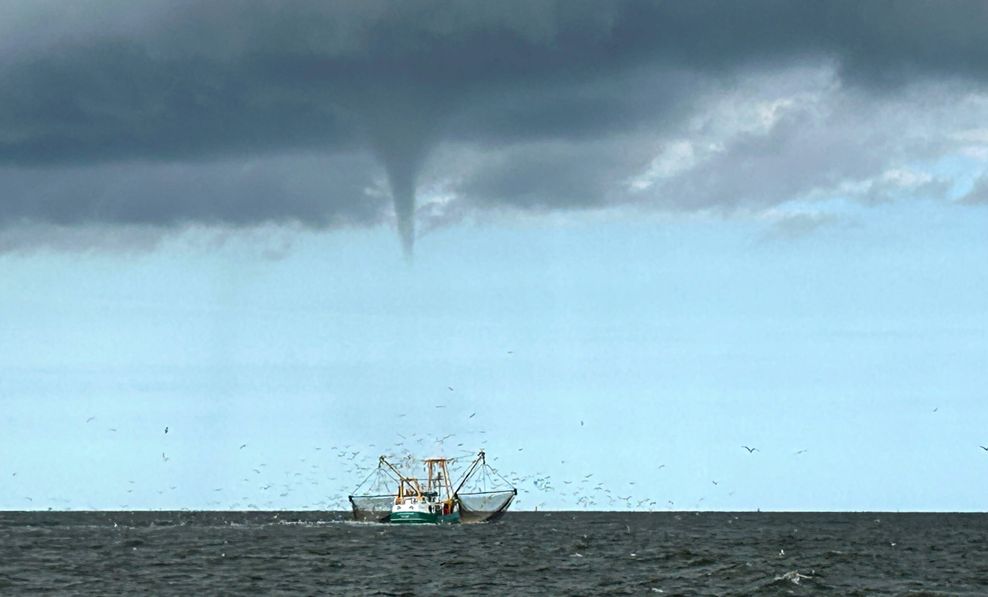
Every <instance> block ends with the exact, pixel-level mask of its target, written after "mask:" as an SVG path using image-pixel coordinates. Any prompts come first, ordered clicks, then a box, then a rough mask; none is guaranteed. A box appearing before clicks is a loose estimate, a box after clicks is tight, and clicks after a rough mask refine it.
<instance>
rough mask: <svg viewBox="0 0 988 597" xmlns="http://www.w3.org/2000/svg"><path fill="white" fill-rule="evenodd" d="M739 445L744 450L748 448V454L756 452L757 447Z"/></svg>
mask: <svg viewBox="0 0 988 597" xmlns="http://www.w3.org/2000/svg"><path fill="white" fill-rule="evenodd" d="M741 447H742V448H744V449H745V450H748V453H749V454H751V453H752V452H757V451H758V448H749V447H748V446H741Z"/></svg>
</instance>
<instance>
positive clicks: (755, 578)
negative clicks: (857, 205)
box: [0, 512, 988, 595]
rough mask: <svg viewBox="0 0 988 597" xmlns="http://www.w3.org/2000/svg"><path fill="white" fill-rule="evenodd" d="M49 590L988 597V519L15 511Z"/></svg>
mask: <svg viewBox="0 0 988 597" xmlns="http://www.w3.org/2000/svg"><path fill="white" fill-rule="evenodd" d="M797 581H798V582H797ZM43 592H49V593H53V594H137V593H140V594H154V595H165V594H181V595H191V594H216V593H222V594H258V593H264V594H271V593H283V594H300V593H301V594H316V593H321V594H340V595H344V594H345V595H354V594H358V595H425V594H439V595H488V594H501V595H519V594H532V595H536V594H538V595H545V594H550V595H590V594H631V595H635V594H637V595H641V594H650V595H655V594H666V595H751V594H762V595H816V594H834V595H879V594H891V595H905V594H913V595H988V515H984V514H887V513H880V514H844V513H840V514H829V513H828V514H820V513H798V514H780V513H736V514H735V513H721V512H717V513H714V512H706V513H700V514H695V513H589V512H581V513H561V512H555V513H512V514H509V515H508V516H507V517H506V518H505V519H504V520H502V521H501V522H499V523H497V524H490V525H463V526H443V527H436V526H406V527H398V526H388V525H378V524H373V523H353V522H348V521H347V519H346V516H345V515H344V514H339V513H314V512H280V513H267V512H264V513H261V512H252V513H239V512H200V513H188V512H135V513H132V512H76V513H57V512H5V513H0V593H3V594H36V593H43Z"/></svg>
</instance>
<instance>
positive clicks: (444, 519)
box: [349, 450, 518, 524]
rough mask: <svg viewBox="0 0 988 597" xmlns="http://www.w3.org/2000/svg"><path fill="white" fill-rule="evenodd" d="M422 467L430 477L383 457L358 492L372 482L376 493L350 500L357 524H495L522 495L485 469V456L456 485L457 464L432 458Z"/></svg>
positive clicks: (480, 457) (449, 459)
mask: <svg viewBox="0 0 988 597" xmlns="http://www.w3.org/2000/svg"><path fill="white" fill-rule="evenodd" d="M423 462H424V464H425V473H426V476H425V477H424V478H418V477H414V476H411V475H408V474H405V473H404V472H402V470H401V469H400V468H399V467H398V466H395V465H394V464H392V463H391V462H389V461H388V460H387V458H385V457H384V456H381V457H380V459H379V460H378V466H377V469H375V470H374V471H372V472H371V475H369V476H368V478H367V479H365V480H364V482H363V483H361V484H360V486H358V488H357V491H359V490H360V489H361V488H364V487H367V486H368V481H369V480H371V479H372V478H373V480H374V483H372V484H370V487H371V488H372V490H371V491H370V492H369V493H364V494H360V495H351V496H350V498H349V499H350V504H351V506H352V508H353V517H354V520H358V521H371V522H389V523H393V524H452V523H477V522H493V521H495V520H497V519H499V518H500V517H501V516H503V515H504V513H505V512H506V511H507V509H508V506H510V505H511V502H512V501H513V500H514V498H515V496H516V495H517V494H518V492H517V490H516V489H515V488H514V487H513V486H512V485H511V484H510V483H509V482H508V481H507V480H506V479H504V477H502V476H501V475H499V474H498V473H497V471H495V470H494V469H493V468H492V467H491V466H490V465H488V464H487V459H486V456H485V454H484V451H483V450H481V451H480V453H479V454H478V455H477V457H476V459H474V461H473V462H472V463H471V464H470V466H469V467H468V468H467V471H466V473H465V474H464V475H463V478H462V479H461V480H460V482H459V483H456V484H455V485H454V484H453V483H452V481H451V479H452V477H451V476H450V472H449V467H450V464H452V463H453V462H454V459H451V458H444V457H434V458H426V459H425V460H424V461H423ZM406 464H407V461H406ZM406 468H407V467H406ZM375 490H376V491H375ZM355 493H356V492H355Z"/></svg>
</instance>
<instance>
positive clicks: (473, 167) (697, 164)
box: [0, 0, 988, 250]
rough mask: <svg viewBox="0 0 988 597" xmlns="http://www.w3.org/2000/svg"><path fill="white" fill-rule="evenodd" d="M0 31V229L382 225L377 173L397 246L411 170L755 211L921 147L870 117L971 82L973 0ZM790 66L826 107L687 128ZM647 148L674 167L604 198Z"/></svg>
mask: <svg viewBox="0 0 988 597" xmlns="http://www.w3.org/2000/svg"><path fill="white" fill-rule="evenodd" d="M0 14H2V17H3V18H2V20H0V22H2V23H3V25H0V40H3V41H0V50H2V56H3V57H2V58H0V229H2V228H3V227H5V226H6V227H10V226H16V225H21V224H24V223H42V224H43V223H51V224H57V225H60V226H71V225H73V224H75V223H79V224H92V223H107V224H134V223H136V224H141V225H149V226H160V227H176V226H182V225H186V224H190V223H193V224H207V225H219V226H234V227H242V226H252V225H260V224H266V223H282V222H294V223H300V224H302V225H305V226H311V227H317V228H325V227H332V226H339V225H370V224H375V223H379V222H381V221H383V220H384V219H386V218H387V217H388V216H387V213H388V210H387V209H386V206H385V205H382V203H381V198H380V194H379V193H376V192H373V190H374V189H375V188H376V186H377V185H379V184H381V183H383V182H385V181H386V183H387V184H388V185H389V188H390V194H391V197H392V199H393V202H394V211H395V213H396V215H397V220H398V227H399V231H400V232H401V234H402V237H403V242H404V243H405V246H406V248H407V249H409V250H410V248H411V243H412V239H413V237H414V220H415V211H416V199H415V195H416V189H417V188H419V187H420V185H421V182H422V179H423V176H428V177H430V179H439V178H448V179H449V180H450V181H451V182H449V185H448V186H449V187H450V188H451V189H452V190H453V192H454V194H455V196H456V199H455V203H456V209H457V210H458V211H459V212H460V213H463V212H469V211H470V210H483V209H485V208H489V207H490V206H497V205H502V206H510V207H511V208H516V209H539V210H554V209H566V208H587V207H599V206H607V205H613V204H620V203H636V202H637V203H640V202H642V201H646V202H651V203H654V204H657V205H658V206H659V207H661V206H668V205H669V204H674V206H675V208H676V209H709V208H711V207H722V208H731V207H732V206H736V205H738V204H744V205H747V206H750V205H766V204H778V203H780V202H784V201H786V200H788V199H792V198H794V197H798V196H800V195H802V194H805V193H807V192H810V191H812V190H813V189H815V188H820V187H821V186H823V187H827V186H829V187H835V186H838V185H839V184H841V182H842V181H846V180H858V181H864V180H866V179H869V178H871V179H876V177H879V176H881V174H882V172H883V171H884V170H886V169H888V168H889V167H890V166H891V165H894V163H893V162H892V161H890V160H891V158H890V157H889V155H888V152H889V151H892V152H893V153H895V152H897V151H899V152H900V153H902V152H905V153H908V155H901V156H899V157H901V158H903V159H913V158H915V157H917V156H918V155H920V154H922V152H923V151H928V150H929V140H927V141H924V142H923V143H922V144H919V143H913V144H909V143H908V142H903V141H902V139H900V138H898V137H897V136H895V138H892V139H887V138H883V135H886V136H887V135H891V134H893V133H895V132H896V131H895V129H894V128H891V127H892V126H893V125H894V124H895V123H896V122H902V121H909V118H901V117H899V118H896V117H894V116H893V117H889V118H887V117H885V116H882V115H881V112H882V110H880V109H877V108H875V106H884V105H886V103H888V102H892V103H894V102H896V101H899V99H898V98H901V97H902V96H903V95H904V94H906V93H907V92H906V90H908V89H910V88H913V87H915V86H917V85H919V86H922V85H923V84H930V83H933V84H940V83H942V82H948V83H949V84H950V85H951V86H953V87H952V89H954V90H955V91H954V93H955V96H952V97H961V96H963V95H964V94H969V93H971V92H972V90H973V91H975V92H979V90H981V89H982V88H983V87H984V84H985V79H986V77H988V44H985V43H984V40H985V39H988V35H986V34H988V18H986V17H988V5H985V4H984V3H983V2H966V3H952V4H950V6H949V9H945V8H944V7H943V6H940V5H937V4H932V3H920V2H915V3H913V2H827V3H792V2H771V1H765V2H745V3H736V2H703V1H699V2H634V1H626V2H614V3H607V4H600V3H589V2H577V1H571V0H567V1H562V2H498V3H493V4H492V3H485V2H476V3H467V2H455V3H453V2H440V1H419V2H403V3H400V4H394V3H385V2H377V1H363V0H362V1H359V2H352V3H347V2H343V3H323V2H293V3H275V2H267V1H261V0H254V1H247V2H237V3H222V2H220V3H206V4H202V3H196V2H191V1H189V2H182V1H178V2H176V1H174V0H172V1H168V2H156V1H149V2H142V3H128V2H107V1H100V2H80V3H74V4H73V5H71V6H66V5H65V3H62V2H48V1H40V0H32V1H31V2H6V3H3V4H0ZM799 69H810V70H811V71H813V69H816V70H815V71H813V72H820V71H822V72H825V73H830V79H827V77H826V76H823V77H822V78H820V80H819V81H818V83H819V84H818V85H817V86H816V87H813V88H812V89H810V91H811V92H813V93H816V95H815V96H813V97H816V98H817V99H819V97H820V96H821V95H822V96H825V97H828V98H831V100H829V101H830V103H828V104H826V105H825V106H822V107H821V106H817V107H816V108H813V107H812V106H811V107H810V108H807V107H805V106H802V105H793V104H792V103H791V102H790V103H788V104H785V106H784V107H783V108H780V109H779V114H778V115H776V116H773V117H772V118H770V119H769V120H768V121H767V124H765V125H764V126H763V127H761V128H758V127H755V128H754V129H752V128H750V127H747V128H746V126H747V125H745V123H744V122H742V123H740V124H737V123H735V124H736V126H735V128H734V130H733V131H732V132H730V134H726V133H725V134H722V135H721V136H719V137H718V136H717V134H716V131H712V130H711V129H716V128H717V127H718V126H720V125H718V124H717V122H712V123H706V124H704V123H703V122H702V121H703V119H704V117H705V115H707V114H713V113H714V112H715V111H716V110H717V109H720V110H721V112H720V114H721V115H722V116H723V114H726V112H725V108H724V102H723V101H721V102H720V103H718V101H719V99H722V98H724V97H729V96H730V95H731V94H736V93H738V90H739V89H745V88H746V86H750V82H751V81H755V80H761V81H762V84H761V86H753V87H751V88H750V93H749V94H748V95H743V96H742V95H739V96H737V98H736V100H737V102H738V103H744V102H757V101H761V102H763V103H765V102H771V101H773V100H774V99H778V97H782V96H783V95H785V92H786V91H787V86H791V87H792V88H793V89H792V93H791V94H790V96H793V97H803V96H799V94H800V93H803V94H804V95H805V93H807V87H806V85H805V81H806V80H812V77H809V79H807V78H805V77H802V75H801V74H800V73H801V72H802V71H800V70H799ZM785 72H790V73H795V74H794V75H792V76H789V77H785V76H780V77H779V78H778V79H772V78H771V77H772V76H773V73H785ZM835 89H837V90H838V91H835ZM811 95H812V94H811ZM924 97H925V96H924ZM924 97H919V98H918V99H917V98H914V100H915V101H914V102H913V103H912V104H911V107H910V108H908V109H909V110H914V109H915V110H921V107H918V106H922V104H923V101H924ZM804 99H805V98H804ZM811 100H812V98H811ZM800 101H802V100H800ZM855 101H856V102H858V105H855V106H850V108H849V104H850V103H854V102H855ZM810 103H811V104H812V101H810ZM718 106H719V108H718ZM859 109H860V110H861V111H862V112H863V113H865V114H868V117H869V118H872V117H874V118H872V119H871V120H863V119H859V120H857V121H855V110H859ZM747 118H748V120H750V119H751V117H750V116H749V117H747ZM698 119H699V121H698ZM875 119H877V120H879V121H884V122H887V123H888V124H889V128H886V129H881V128H875V126H876V125H875ZM883 119H884V120H883ZM714 120H715V119H714ZM722 121H723V118H722V119H721V123H722ZM698 122H699V123H698ZM930 122H931V123H932V121H930ZM933 124H938V125H943V122H942V121H938V122H937V123H933ZM834 125H836V126H834ZM898 132H899V133H901V132H902V131H901V130H899V131H898ZM725 135H726V136H725ZM862 135H865V136H867V135H871V136H872V137H874V139H873V140H878V141H880V145H881V148H880V149H881V151H882V152H884V153H879V151H878V148H877V147H876V148H874V150H868V149H867V148H865V149H862V147H861V145H862V143H863V142H864V141H863V139H862ZM893 136H894V135H893ZM672 139H680V140H685V142H686V143H687V145H686V146H683V147H687V146H688V149H684V150H683V151H685V152H687V153H688V154H689V155H688V156H687V158H688V159H687V160H686V161H687V162H688V164H687V166H683V165H682V164H680V166H679V170H675V169H674V170H673V171H667V172H665V173H664V174H662V173H660V174H659V175H657V176H658V179H654V180H651V181H649V182H648V183H644V184H643V185H642V186H643V187H645V188H647V189H648V192H646V193H641V192H639V193H638V194H637V195H636V194H635V193H634V192H630V193H629V192H628V191H627V184H626V183H627V181H628V180H629V179H630V178H634V177H635V176H636V174H637V175H640V174H641V173H642V171H643V170H644V169H647V168H648V167H649V164H650V163H653V160H654V159H655V158H656V156H657V155H658V154H661V153H662V152H663V151H666V150H668V148H669V147H670V140H672ZM701 141H702V142H707V141H709V144H708V145H709V147H713V149H711V150H710V151H708V152H707V154H705V155H699V154H698V152H701V153H702V151H701V150H702V143H701ZM920 145H922V147H921V146H920ZM449 148H456V151H461V150H462V151H463V152H465V153H467V154H470V155H472V156H473V157H474V158H475V159H474V161H473V162H472V163H458V162H457V158H456V157H453V158H451V159H446V157H445V156H443V152H444V151H446V152H449V151H451V150H450V149H449ZM368 153H370V154H372V155H373V156H375V157H376V163H374V162H372V161H369V160H367V159H365V156H366V155H367V154H368ZM849 155H850V156H853V157H852V159H849V158H848V156H849ZM440 156H443V157H442V158H441V157H440ZM690 156H691V157H690ZM430 157H432V158H433V159H431V160H430ZM440 159H442V163H441V164H438V165H437V164H436V163H435V162H436V161H438V160H440ZM443 164H446V165H448V167H447V168H444V167H443ZM653 165H654V164H653ZM683 168H686V171H688V172H690V173H692V175H690V176H684V175H683V174H682V172H683ZM698 173H706V174H703V175H697V174H698ZM653 178H655V177H653ZM656 180H659V182H656ZM876 180H877V179H876ZM755 181H760V182H759V184H755ZM862 184H865V183H862ZM870 184H871V185H872V187H875V188H873V189H872V191H873V192H875V193H878V192H879V189H878V188H877V187H876V185H878V184H879V183H878V182H876V181H875V180H873V181H872V182H871V183H870ZM431 211H434V210H431Z"/></svg>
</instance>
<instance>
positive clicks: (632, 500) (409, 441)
mask: <svg viewBox="0 0 988 597" xmlns="http://www.w3.org/2000/svg"><path fill="white" fill-rule="evenodd" d="M447 390H448V391H449V392H454V391H455V389H454V388H453V386H447ZM435 407H436V408H445V407H446V404H436V405H435ZM477 414H478V413H477V412H476V411H474V412H471V413H470V414H469V415H468V416H467V417H466V420H467V421H468V422H471V423H472V421H471V420H472V419H474V418H475V417H476V416H477ZM406 416H407V415H406V414H404V413H403V414H399V415H397V417H398V418H404V417H406ZM85 421H86V424H91V423H93V422H94V421H96V416H89V417H88V418H86V420H85ZM579 425H580V427H584V425H585V422H584V421H583V420H580V421H579ZM108 431H110V432H116V431H117V428H115V427H110V428H108ZM170 431H171V426H168V425H165V426H164V427H163V434H164V435H169V432H170ZM477 433H478V434H479V435H480V436H483V435H485V434H486V431H483V430H479V431H477ZM396 436H397V439H396V441H395V442H394V444H393V445H392V446H390V447H389V448H387V450H386V451H390V452H391V453H390V454H386V456H387V457H388V459H389V460H393V461H394V462H396V463H398V464H399V467H400V468H403V469H405V470H408V471H410V472H411V471H414V470H416V469H415V467H417V466H419V465H420V460H419V458H418V457H416V456H415V454H419V455H421V453H422V452H424V451H426V450H428V449H430V448H432V447H435V448H438V449H439V450H441V451H445V450H446V448H447V442H449V441H450V440H453V439H454V438H456V437H457V436H456V434H452V433H450V434H446V435H443V436H441V437H432V436H430V435H427V434H420V433H416V432H412V433H409V434H408V435H403V434H402V433H396ZM481 443H483V439H482V440H481ZM455 447H456V448H457V449H458V454H454V455H453V456H454V459H457V458H464V459H465V458H467V457H471V456H472V455H473V454H474V452H473V451H470V450H468V449H467V448H466V447H465V442H462V441H459V442H457V443H455ZM978 447H979V448H981V449H982V450H984V451H985V452H988V446H984V445H979V446H978ZM248 448H249V444H248V443H246V442H244V443H240V444H239V446H238V448H237V450H238V451H245V450H247V451H248V452H249V450H248ZM355 448H360V449H355ZM377 448H378V447H377V445H376V444H368V445H366V446H355V445H353V444H342V445H332V446H329V450H330V451H332V453H333V454H335V456H336V462H335V466H333V467H332V469H331V470H329V471H327V470H324V469H323V468H322V465H323V464H325V463H326V462H327V459H326V458H325V456H326V455H327V453H328V452H326V453H324V452H322V450H323V448H322V447H315V448H313V452H315V453H316V454H315V455H316V456H317V458H315V459H314V460H313V461H309V459H308V458H307V457H301V458H299V459H298V461H299V465H300V466H302V467H304V468H302V470H285V471H283V472H282V475H281V478H280V479H279V478H277V475H273V474H272V471H271V469H270V468H269V467H268V465H267V464H266V463H264V462H258V463H255V464H253V465H250V466H249V467H248V468H247V469H246V471H247V473H246V474H244V475H243V476H242V477H241V480H240V485H239V486H238V487H236V488H230V490H229V491H228V490H227V489H226V488H224V487H216V488H213V490H212V493H213V494H220V493H223V492H226V493H224V495H232V494H233V493H234V489H238V490H242V491H239V492H238V493H241V494H244V495H242V497H240V498H239V499H236V498H233V499H232V500H231V499H230V498H227V499H225V500H224V499H214V500H211V501H209V502H208V505H209V507H210V508H211V509H212V508H223V509H233V510H236V509H245V510H252V509H281V508H280V506H281V505H282V504H279V502H278V500H277V499H276V498H275V497H274V496H277V498H282V499H284V498H288V497H290V496H291V495H292V494H293V493H294V492H296V491H297V490H298V489H299V488H300V487H302V486H303V485H307V486H309V487H308V488H307V489H309V491H307V492H306V493H305V494H304V495H306V496H311V495H312V493H313V492H317V493H318V494H320V495H325V494H324V493H323V492H322V490H321V489H320V490H316V489H310V488H322V487H325V485H326V482H333V484H335V485H336V488H335V490H334V491H331V492H329V493H330V495H326V496H325V498H324V499H322V500H320V501H316V502H314V504H312V505H309V506H308V507H305V506H303V508H302V509H308V508H311V507H312V506H315V507H317V509H324V510H331V509H338V508H340V507H346V505H347V500H346V496H347V495H349V494H350V493H351V492H350V491H348V490H350V489H351V488H352V487H353V485H352V484H353V482H355V481H357V480H359V479H361V478H365V475H366V474H367V473H368V470H369V467H371V466H373V467H376V466H377V454H374V455H371V454H370V453H369V452H367V456H365V457H364V458H362V459H360V460H358V457H359V456H361V454H365V451H366V450H369V449H377ZM740 448H741V449H743V450H745V451H746V452H747V454H749V455H754V454H755V453H756V452H760V450H759V448H758V447H755V446H749V445H741V446H740ZM517 450H518V451H519V452H521V451H523V450H524V448H523V447H519V448H517ZM807 451H808V450H807V449H806V448H802V449H799V450H797V451H795V452H794V455H797V456H799V455H802V454H805V453H807ZM498 459H499V456H493V457H492V458H489V460H490V461H492V462H494V463H496V462H497V461H498ZM171 461H172V457H171V456H169V455H168V453H167V452H164V451H163V452H161V463H162V464H168V463H169V462H171ZM330 464H334V463H332V462H330ZM340 464H342V470H341V467H340ZM566 464H567V461H566V460H562V461H560V465H566ZM664 468H666V465H665V464H659V465H658V466H657V467H656V470H661V469H664ZM370 470H373V469H370ZM341 472H342V473H344V474H345V477H342V478H341V476H340V473H341ZM331 473H334V474H331ZM17 475H18V473H17V472H16V471H14V472H12V473H11V476H12V477H13V478H16V477H17ZM594 476H595V473H592V472H591V473H588V474H578V475H577V478H567V479H565V480H562V482H561V484H562V486H559V485H557V484H556V483H555V481H554V479H553V478H552V476H551V475H549V474H547V473H544V472H535V473H528V474H524V473H519V472H517V471H508V472H507V474H506V478H507V479H508V480H509V481H510V482H511V483H512V484H513V485H514V486H515V487H517V488H518V490H519V499H518V502H517V503H519V504H521V503H523V502H524V501H527V500H525V497H526V494H528V495H529V496H532V497H534V498H535V499H534V501H535V502H538V503H533V504H532V505H533V506H534V509H535V510H538V509H539V508H544V507H545V506H546V504H547V503H548V502H547V501H539V500H540V499H542V497H545V494H551V495H552V497H553V498H555V499H554V500H553V502H554V503H553V505H557V504H558V501H559V499H560V498H562V499H563V500H565V501H566V502H568V503H575V505H577V506H579V507H581V508H585V509H600V508H601V507H608V506H610V507H620V508H623V509H627V510H649V511H651V510H655V509H657V508H659V507H662V508H663V509H669V510H672V509H674V508H675V505H676V504H675V502H674V501H673V500H666V501H665V503H664V504H660V503H659V501H658V500H656V499H653V496H651V495H648V496H646V497H644V498H639V497H635V495H634V494H635V490H636V489H638V488H637V487H636V482H635V481H629V482H627V486H626V489H625V491H621V490H620V489H618V487H620V485H615V484H613V483H605V482H604V481H595V480H594ZM711 484H712V485H714V486H718V487H719V486H720V485H721V483H720V481H718V480H716V479H711ZM135 485H136V484H135V481H134V480H128V481H127V486H126V489H125V495H128V496H130V495H131V494H133V493H134V489H135ZM177 489H178V486H177V485H172V484H170V485H168V489H167V492H174V491H176V490H177ZM200 490H201V488H200ZM257 491H260V492H261V494H260V496H261V497H263V498H265V499H257V496H258V494H257V493H256V492H257ZM157 493H158V494H159V495H164V494H165V493H166V490H164V489H158V490H157ZM621 493H627V495H620V494H621ZM539 494H543V496H541V497H540V496H539ZM733 494H734V491H730V492H729V493H728V495H733ZM252 496H253V497H252ZM24 500H25V501H26V502H29V503H33V502H34V498H33V497H31V496H25V497H24ZM704 500H705V498H704V497H700V498H699V500H698V501H697V502H696V503H695V507H696V508H699V507H700V506H701V505H702V503H703V502H704ZM119 506H120V508H121V509H122V510H125V509H129V508H130V505H129V504H128V503H121V504H119ZM48 509H49V510H51V509H52V508H50V507H49V508H48Z"/></svg>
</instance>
